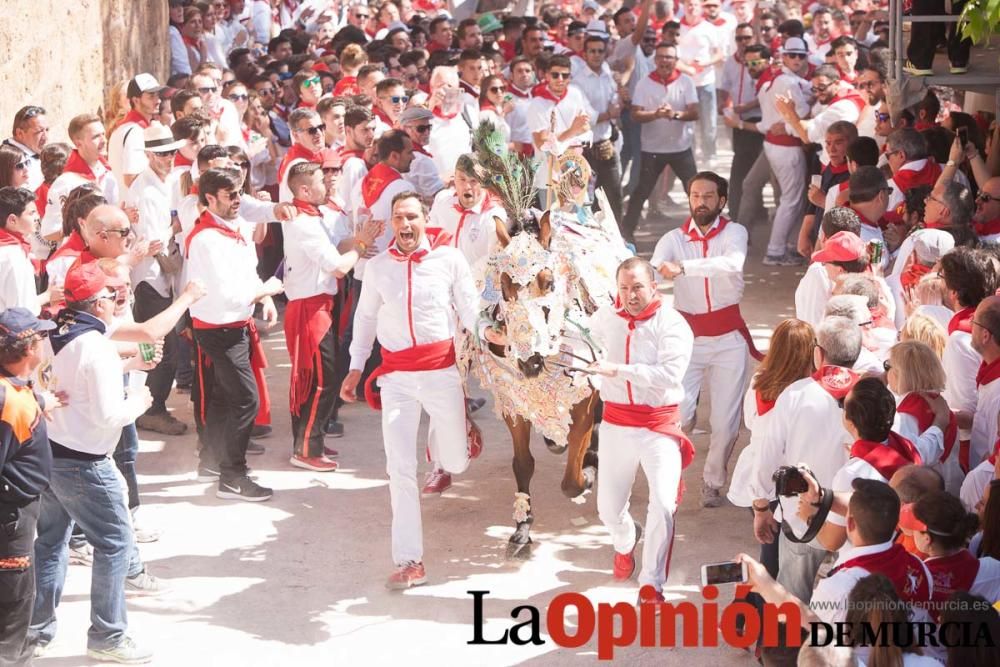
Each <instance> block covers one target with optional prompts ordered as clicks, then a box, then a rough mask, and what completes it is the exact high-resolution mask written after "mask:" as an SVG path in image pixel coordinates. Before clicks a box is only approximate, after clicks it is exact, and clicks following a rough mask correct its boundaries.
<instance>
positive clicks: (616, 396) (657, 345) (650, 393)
mask: <svg viewBox="0 0 1000 667" xmlns="http://www.w3.org/2000/svg"><path fill="white" fill-rule="evenodd" d="M590 330H591V333H593V335H594V339H595V341H596V342H597V343H598V344H600V345H601V347H602V348H603V349H604V351H605V353H606V354H607V360H608V361H610V362H611V363H614V364H618V374H617V375H616V376H614V377H602V378H601V397H602V398H603V399H604V400H605V401H611V402H612V403H625V404H635V405H648V406H652V407H660V406H665V405H678V404H679V403H680V402H681V401H682V400H683V399H684V385H683V379H684V374H685V373H686V372H687V367H688V364H689V363H690V362H691V352H692V349H693V346H694V334H692V333H691V327H689V326H688V323H687V322H686V321H685V320H684V318H683V317H681V315H680V314H679V313H678V312H677V311H676V310H674V309H673V308H671V307H670V306H668V305H666V304H665V303H664V304H662V305H661V306H660V308H659V310H657V311H656V314H655V315H653V317H651V318H650V319H648V320H645V321H642V322H636V324H635V330H634V331H631V332H630V331H629V328H628V320H626V319H625V318H623V317H621V316H619V315H618V314H617V313H616V312H615V307H614V306H612V305H606V306H602V307H601V308H599V309H598V310H597V312H596V313H594V315H593V316H592V317H591V318H590Z"/></svg>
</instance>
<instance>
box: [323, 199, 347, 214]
mask: <svg viewBox="0 0 1000 667" xmlns="http://www.w3.org/2000/svg"><path fill="white" fill-rule="evenodd" d="M325 206H326V207H327V208H328V209H330V210H331V211H333V212H335V213H344V212H345V211H344V208H343V207H342V206H341V205H340V204H338V203H337V202H336V201H334V200H333V199H331V198H327V200H326V204H325Z"/></svg>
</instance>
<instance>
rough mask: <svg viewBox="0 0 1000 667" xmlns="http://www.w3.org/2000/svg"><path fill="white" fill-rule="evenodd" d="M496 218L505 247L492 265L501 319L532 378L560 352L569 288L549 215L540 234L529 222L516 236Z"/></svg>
mask: <svg viewBox="0 0 1000 667" xmlns="http://www.w3.org/2000/svg"><path fill="white" fill-rule="evenodd" d="M494 222H495V224H496V230H497V239H498V241H499V249H498V250H497V251H496V252H495V253H494V254H493V255H492V256H491V257H490V260H489V265H490V269H491V270H492V273H493V275H494V277H495V278H497V279H498V282H499V284H500V292H501V296H502V298H501V299H500V301H499V303H498V304H497V313H496V316H497V320H498V321H500V323H501V325H502V326H503V329H504V331H505V333H506V335H507V350H506V353H507V355H508V356H510V357H513V358H514V360H515V361H516V362H517V365H518V368H519V369H520V371H521V372H522V373H523V374H524V375H525V376H526V377H536V376H538V374H539V373H541V372H542V370H543V369H544V368H545V362H544V359H545V357H547V356H549V355H551V354H555V353H557V352H558V351H559V334H560V332H561V330H562V326H563V311H564V308H565V306H564V303H565V288H564V286H563V285H560V282H563V281H560V280H559V276H558V273H557V268H558V267H557V265H556V257H555V253H553V252H551V251H550V249H549V246H550V244H551V241H552V227H551V225H550V224H549V214H548V213H547V212H546V213H545V214H543V215H542V217H541V219H540V220H539V221H538V225H537V226H538V229H537V234H536V233H534V229H532V228H531V227H530V226H529V225H524V224H517V225H516V226H515V230H516V231H515V233H514V234H513V235H511V233H510V232H509V231H508V229H507V225H506V224H505V223H504V222H503V221H502V220H500V219H499V218H494Z"/></svg>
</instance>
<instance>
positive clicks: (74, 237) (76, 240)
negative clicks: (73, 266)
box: [49, 229, 87, 262]
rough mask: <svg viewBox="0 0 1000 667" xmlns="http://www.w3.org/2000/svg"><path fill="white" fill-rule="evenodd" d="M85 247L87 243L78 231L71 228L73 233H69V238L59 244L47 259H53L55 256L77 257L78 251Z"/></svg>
mask: <svg viewBox="0 0 1000 667" xmlns="http://www.w3.org/2000/svg"><path fill="white" fill-rule="evenodd" d="M86 249H87V243H86V242H85V241H84V240H83V237H82V236H80V232H78V231H77V230H75V229H74V230H73V233H72V234H70V235H69V238H67V239H66V241H65V242H64V243H63V244H62V245H61V246H59V247H58V248H57V249H56V251H55V252H54V253H52V256H51V257H49V261H50V262H51V261H54V260H55V259H56V258H57V257H67V256H69V257H79V256H80V253H82V252H83V251H84V250H86Z"/></svg>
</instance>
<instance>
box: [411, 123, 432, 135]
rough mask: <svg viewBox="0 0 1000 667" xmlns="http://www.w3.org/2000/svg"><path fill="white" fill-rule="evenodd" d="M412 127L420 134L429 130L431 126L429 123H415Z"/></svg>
mask: <svg viewBox="0 0 1000 667" xmlns="http://www.w3.org/2000/svg"><path fill="white" fill-rule="evenodd" d="M413 129H415V130H416V131H417V132H419V133H420V134H423V133H424V132H430V131H431V126H430V124H427V125H416V126H414V128H413Z"/></svg>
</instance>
